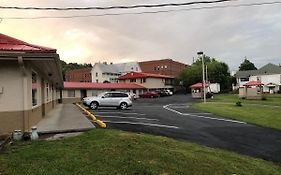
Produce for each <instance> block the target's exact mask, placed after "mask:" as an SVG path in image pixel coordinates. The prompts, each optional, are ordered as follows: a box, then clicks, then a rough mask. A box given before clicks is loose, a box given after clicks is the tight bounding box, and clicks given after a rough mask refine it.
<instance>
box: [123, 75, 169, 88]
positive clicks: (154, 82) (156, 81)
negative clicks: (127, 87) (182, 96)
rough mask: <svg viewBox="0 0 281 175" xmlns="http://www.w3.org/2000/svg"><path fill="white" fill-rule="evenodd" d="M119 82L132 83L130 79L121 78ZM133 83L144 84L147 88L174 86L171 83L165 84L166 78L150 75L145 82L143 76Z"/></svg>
mask: <svg viewBox="0 0 281 175" xmlns="http://www.w3.org/2000/svg"><path fill="white" fill-rule="evenodd" d="M119 83H131V82H130V80H129V79H126V80H119ZM133 83H135V84H138V85H141V86H144V87H145V88H147V89H160V88H161V89H162V88H167V89H169V88H173V86H171V85H165V79H162V78H153V77H148V78H146V82H145V83H141V78H137V79H136V82H133Z"/></svg>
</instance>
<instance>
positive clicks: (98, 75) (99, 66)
mask: <svg viewBox="0 0 281 175" xmlns="http://www.w3.org/2000/svg"><path fill="white" fill-rule="evenodd" d="M132 71H134V72H141V68H140V66H139V64H138V62H128V63H119V64H112V63H110V64H107V62H104V63H95V65H94V66H93V69H92V71H91V75H92V82H95V83H108V82H109V83H117V82H118V77H119V76H120V75H123V74H126V73H128V72H132Z"/></svg>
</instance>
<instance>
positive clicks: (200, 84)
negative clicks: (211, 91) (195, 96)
mask: <svg viewBox="0 0 281 175" xmlns="http://www.w3.org/2000/svg"><path fill="white" fill-rule="evenodd" d="M205 86H206V87H207V86H209V85H208V84H205ZM190 87H192V88H200V87H203V83H196V84H193V85H191V86H190Z"/></svg>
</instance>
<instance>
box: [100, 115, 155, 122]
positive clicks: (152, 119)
mask: <svg viewBox="0 0 281 175" xmlns="http://www.w3.org/2000/svg"><path fill="white" fill-rule="evenodd" d="M96 117H101V118H122V119H124V118H126V119H136V120H151V121H159V120H158V119H154V118H141V117H122V116H103V115H96Z"/></svg>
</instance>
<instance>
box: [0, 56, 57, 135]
mask: <svg viewBox="0 0 281 175" xmlns="http://www.w3.org/2000/svg"><path fill="white" fill-rule="evenodd" d="M32 71H34V72H36V73H37V105H36V106H32ZM41 79H42V76H41V75H40V74H39V73H38V72H37V70H34V69H33V68H32V67H31V66H30V65H29V64H28V63H26V62H25V63H24V69H22V68H20V66H19V65H18V63H17V61H1V64H0V89H1V92H0V135H2V134H3V133H8V132H12V131H13V130H15V129H20V130H22V131H28V130H30V128H31V127H32V126H34V125H36V124H37V123H38V122H39V121H40V120H41V119H42V118H43V117H44V116H42V110H43V109H42V108H43V106H45V114H47V113H48V112H49V111H50V110H52V109H53V108H54V106H55V105H56V102H55V101H54V100H56V99H57V95H56V88H55V87H54V88H53V90H52V88H50V89H49V94H50V96H49V99H48V100H47V99H44V100H42V89H43V93H44V96H45V97H46V88H45V86H44V85H45V83H46V82H48V81H46V80H44V84H42V82H41ZM48 83H49V84H50V87H52V83H50V82H48ZM42 86H43V88H42ZM2 89H3V90H2ZM53 92H54V93H53ZM42 102H44V104H45V105H43V104H42Z"/></svg>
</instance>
